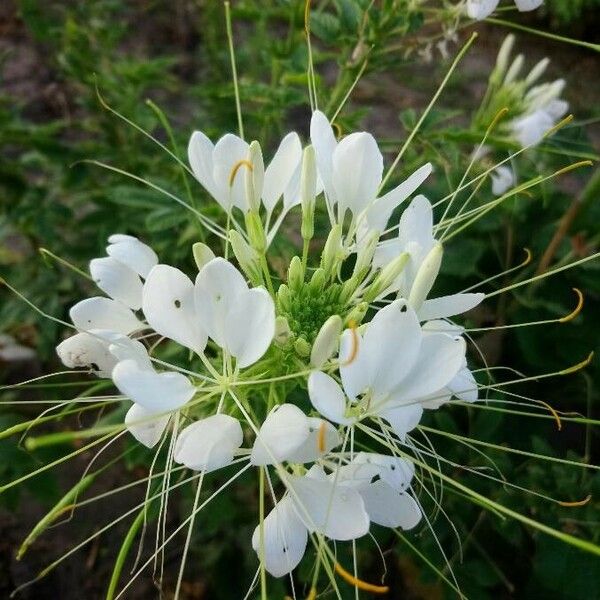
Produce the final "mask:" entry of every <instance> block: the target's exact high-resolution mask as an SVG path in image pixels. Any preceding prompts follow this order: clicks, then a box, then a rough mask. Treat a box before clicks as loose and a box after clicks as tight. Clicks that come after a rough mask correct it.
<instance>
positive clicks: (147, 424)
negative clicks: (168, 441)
mask: <svg viewBox="0 0 600 600" xmlns="http://www.w3.org/2000/svg"><path fill="white" fill-rule="evenodd" d="M170 418H171V415H169V414H167V415H165V414H160V411H158V412H155V411H151V410H148V409H146V408H144V407H143V406H141V405H140V404H136V403H135V402H134V403H133V404H132V405H131V408H130V409H129V410H128V411H127V414H126V415H125V426H126V427H127V430H128V431H129V433H131V435H132V436H133V437H134V438H135V439H136V440H137V441H138V442H140V444H143V445H144V446H146V447H147V448H154V446H156V444H158V442H159V441H160V438H161V437H162V434H163V432H164V430H165V429H166V428H167V425H168V423H169V419H170Z"/></svg>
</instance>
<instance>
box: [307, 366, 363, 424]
mask: <svg viewBox="0 0 600 600" xmlns="http://www.w3.org/2000/svg"><path fill="white" fill-rule="evenodd" d="M308 395H309V397H310V401H311V403H312V405H313V406H314V407H315V409H316V410H318V411H319V413H320V414H322V415H323V416H324V417H325V418H326V419H329V420H330V421H333V422H334V423H341V424H342V425H350V424H351V423H354V422H355V419H349V418H347V417H346V416H345V412H346V396H345V395H344V392H343V391H342V388H340V386H339V385H338V384H337V382H336V381H335V379H333V378H332V377H330V376H329V375H326V374H325V373H322V372H321V371H313V372H312V373H311V374H310V376H309V378H308Z"/></svg>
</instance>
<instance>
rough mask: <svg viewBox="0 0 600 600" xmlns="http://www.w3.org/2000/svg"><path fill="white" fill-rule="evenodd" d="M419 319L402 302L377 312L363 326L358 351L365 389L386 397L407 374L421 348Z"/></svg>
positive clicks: (397, 301)
mask: <svg viewBox="0 0 600 600" xmlns="http://www.w3.org/2000/svg"><path fill="white" fill-rule="evenodd" d="M422 337H423V335H422V333H421V327H420V326H419V320H418V319H417V316H416V314H415V311H414V310H412V308H410V307H409V306H407V305H406V302H405V301H404V300H396V301H395V302H392V304H390V305H388V306H386V307H385V308H383V309H381V310H380V311H379V312H378V313H377V314H376V315H375V317H373V320H372V321H371V322H370V323H369V325H368V326H367V331H366V333H365V335H364V338H363V344H362V347H361V349H360V352H364V353H365V356H366V362H367V366H368V371H369V386H370V388H371V389H372V390H374V391H375V392H376V393H377V394H387V393H388V392H390V391H391V390H392V389H394V388H395V387H396V386H397V385H399V384H400V383H401V382H402V381H403V379H404V378H405V377H406V376H407V375H408V373H410V371H411V369H412V368H413V365H414V364H415V362H416V360H417V357H418V356H419V352H420V349H421V343H422V342H421V340H422Z"/></svg>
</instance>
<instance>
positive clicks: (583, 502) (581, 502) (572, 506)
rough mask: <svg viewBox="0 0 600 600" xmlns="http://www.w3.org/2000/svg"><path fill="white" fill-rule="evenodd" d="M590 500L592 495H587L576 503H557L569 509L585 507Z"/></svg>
mask: <svg viewBox="0 0 600 600" xmlns="http://www.w3.org/2000/svg"><path fill="white" fill-rule="evenodd" d="M591 499H592V495H591V494H588V495H587V496H586V497H585V498H584V499H583V500H579V501H576V502H559V504H560V505H561V506H567V507H569V508H576V507H578V506H585V505H586V504H587V503H588V502H589V501H590V500H591Z"/></svg>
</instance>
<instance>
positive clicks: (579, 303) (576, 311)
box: [558, 288, 583, 323]
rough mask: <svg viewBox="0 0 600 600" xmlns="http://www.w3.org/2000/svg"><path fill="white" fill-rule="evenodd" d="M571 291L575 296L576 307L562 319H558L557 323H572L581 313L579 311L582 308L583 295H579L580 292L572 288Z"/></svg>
mask: <svg viewBox="0 0 600 600" xmlns="http://www.w3.org/2000/svg"><path fill="white" fill-rule="evenodd" d="M573 291H574V292H575V293H576V294H577V306H576V307H575V309H574V310H573V311H572V312H570V313H569V314H568V315H567V316H565V317H563V318H562V319H559V320H558V322H559V323H567V322H569V321H572V320H573V319H574V318H575V317H576V316H577V315H578V314H579V313H580V312H581V309H582V308H583V294H582V293H581V290H578V289H577V288H573Z"/></svg>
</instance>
